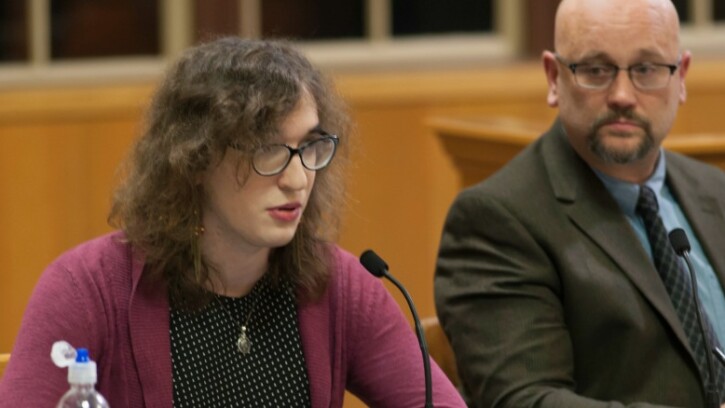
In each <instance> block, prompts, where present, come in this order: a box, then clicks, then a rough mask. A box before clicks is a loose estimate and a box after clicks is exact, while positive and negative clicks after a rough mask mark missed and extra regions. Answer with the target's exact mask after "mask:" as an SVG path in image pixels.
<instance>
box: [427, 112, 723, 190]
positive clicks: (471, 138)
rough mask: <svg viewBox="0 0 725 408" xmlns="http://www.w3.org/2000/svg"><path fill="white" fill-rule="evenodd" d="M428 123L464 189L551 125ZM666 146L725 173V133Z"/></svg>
mask: <svg viewBox="0 0 725 408" xmlns="http://www.w3.org/2000/svg"><path fill="white" fill-rule="evenodd" d="M427 123H428V125H429V126H431V127H432V128H433V130H434V131H435V133H436V134H437V135H438V137H439V138H440V139H441V141H442V142H443V146H444V148H445V150H446V152H447V153H448V154H449V155H450V156H451V157H452V158H453V162H454V163H455V165H456V167H457V168H458V170H459V171H460V173H461V180H462V184H463V187H466V186H470V185H472V184H475V183H477V182H479V181H481V180H483V179H485V178H487V177H488V176H490V175H491V174H493V173H494V172H495V171H497V170H498V169H500V168H501V167H503V166H504V165H505V164H506V163H507V162H508V161H509V160H511V158H513V157H514V156H515V155H516V154H517V153H518V152H520V151H521V150H522V149H523V148H524V147H525V146H526V145H528V144H529V143H531V142H532V141H534V140H535V139H536V138H538V137H539V136H540V135H541V134H542V133H543V132H545V131H546V130H547V129H548V128H549V126H550V125H551V124H550V123H536V122H530V121H526V120H522V119H518V118H507V117H488V118H487V117H435V118H432V119H430V120H428V121H427ZM664 145H665V147H666V148H668V149H670V150H672V151H676V152H679V153H683V154H686V155H688V156H690V157H693V158H695V159H697V160H700V161H703V162H706V163H710V164H712V165H715V166H717V167H720V168H721V169H723V170H725V134H688V135H677V134H675V135H671V136H669V137H667V139H665V142H664Z"/></svg>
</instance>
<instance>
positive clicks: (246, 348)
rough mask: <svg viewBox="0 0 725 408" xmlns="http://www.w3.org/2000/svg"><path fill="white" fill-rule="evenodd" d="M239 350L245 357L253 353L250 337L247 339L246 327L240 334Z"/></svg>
mask: <svg viewBox="0 0 725 408" xmlns="http://www.w3.org/2000/svg"><path fill="white" fill-rule="evenodd" d="M237 349H238V350H239V352H240V353H242V355H245V356H246V355H247V354H249V353H250V352H251V351H252V342H250V341H249V337H247V328H246V327H245V326H242V330H241V333H239V338H238V339H237Z"/></svg>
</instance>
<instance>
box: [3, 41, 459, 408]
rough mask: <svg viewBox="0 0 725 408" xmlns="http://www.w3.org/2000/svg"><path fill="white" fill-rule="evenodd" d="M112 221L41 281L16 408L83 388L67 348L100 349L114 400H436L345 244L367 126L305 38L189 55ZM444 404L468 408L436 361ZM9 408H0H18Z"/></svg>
mask: <svg viewBox="0 0 725 408" xmlns="http://www.w3.org/2000/svg"><path fill="white" fill-rule="evenodd" d="M147 121H148V125H147V129H146V131H145V133H144V134H143V135H142V136H141V138H140V139H139V140H138V141H137V143H136V145H135V147H134V149H133V152H132V154H131V156H130V158H129V160H128V163H127V166H126V169H125V170H126V171H125V178H124V182H123V183H122V184H121V186H120V187H119V188H118V189H117V191H116V193H115V195H114V200H113V206H112V209H111V214H110V217H109V220H110V221H111V224H112V225H114V226H116V227H117V228H118V231H117V232H114V233H111V234H109V235H106V236H102V237H99V238H96V239H94V240H92V241H89V242H86V243H84V244H81V245H80V246H78V247H76V248H74V249H72V250H70V251H69V252H67V253H65V254H63V255H62V256H61V257H59V258H58V259H57V260H56V261H55V262H53V263H52V264H51V265H50V266H49V267H48V269H47V270H46V271H45V272H44V274H43V276H42V277H41V279H40V281H39V283H38V285H37V287H36V289H35V291H34V293H33V295H32V297H31V300H30V302H29V305H28V307H27V310H26V313H25V316H24V318H23V324H22V327H21V330H20V333H19V335H18V338H17V340H16V345H15V349H14V350H13V352H12V359H11V361H10V363H9V365H8V367H7V369H6V372H5V376H4V378H3V382H2V383H1V384H0V394H2V395H3V400H2V404H9V405H8V406H15V405H20V404H23V405H24V406H51V405H52V404H53V403H54V402H56V401H58V400H59V399H60V397H61V396H62V395H63V393H64V391H65V390H66V389H67V388H68V385H67V381H66V379H65V373H64V372H63V370H60V369H58V368H56V367H54V366H53V364H52V362H51V359H50V358H48V353H49V351H50V349H51V346H52V344H53V342H55V341H57V340H61V339H62V340H66V341H68V342H69V343H70V344H73V345H76V346H82V347H87V348H88V349H89V351H90V354H91V356H92V357H93V358H94V359H95V360H96V361H97V364H98V384H97V388H98V390H99V391H100V392H101V394H103V395H104V396H105V397H106V398H107V399H108V400H109V403H110V405H111V406H112V407H114V408H119V407H134V408H136V407H170V406H175V407H234V406H270V407H271V406H274V407H282V406H285V407H287V406H311V407H329V406H332V407H339V406H341V405H342V403H343V397H344V391H345V390H346V389H347V390H350V391H351V392H353V393H354V394H356V395H358V396H359V397H360V398H361V399H362V400H363V401H365V402H366V403H368V404H369V405H372V406H390V407H406V406H410V407H414V406H415V407H420V406H422V405H423V401H424V397H425V388H424V379H423V371H422V364H421V361H420V357H421V356H420V350H419V347H418V343H417V341H416V338H415V335H414V334H413V332H412V330H411V329H410V327H409V325H408V323H407V321H406V319H405V317H404V315H403V314H402V312H401V311H400V309H399V308H398V306H397V304H396V303H395V301H394V300H393V298H392V297H391V296H390V295H389V294H388V293H387V291H386V290H385V288H384V286H383V285H382V284H381V283H380V282H379V281H378V280H377V279H376V278H375V277H373V276H372V275H370V274H369V273H368V272H367V271H365V270H364V269H363V268H362V266H361V265H360V264H359V262H358V261H357V260H356V259H355V258H354V257H353V256H352V255H350V254H349V253H347V252H345V251H344V250H342V249H340V248H339V247H337V246H336V245H334V244H333V242H334V240H335V238H336V232H337V227H338V212H339V211H340V209H341V208H342V207H343V202H344V197H343V193H344V189H343V181H344V176H345V164H346V163H345V162H346V159H347V151H348V146H349V144H350V139H349V138H350V134H351V133H350V122H349V118H348V116H347V113H346V109H345V106H344V104H343V103H342V101H341V99H340V98H339V96H338V95H337V94H336V92H335V91H334V89H333V87H332V84H331V83H330V82H329V81H328V80H327V79H325V77H324V76H322V75H321V73H320V72H319V71H318V70H317V69H315V68H314V67H313V66H312V65H311V64H310V63H309V61H308V60H307V59H306V58H305V57H304V56H303V55H301V54H300V53H299V52H297V51H296V50H294V48H292V47H291V46H290V45H289V44H287V43H285V42H280V41H254V40H242V39H239V38H234V37H229V38H222V39H219V40H216V41H212V42H210V43H207V44H202V45H200V46H197V47H195V48H192V49H190V50H189V51H187V52H186V53H185V54H184V55H183V56H182V57H181V58H180V59H179V60H178V62H177V63H176V64H175V65H174V66H173V67H172V68H171V69H170V70H169V72H168V73H167V75H166V78H165V79H164V81H163V82H162V84H161V85H160V87H159V89H158V90H157V92H156V95H155V97H154V99H153V102H152V105H151V107H150V110H149V115H148V118H147ZM431 365H432V367H433V384H434V392H433V395H434V401H435V403H436V406H440V407H443V406H463V403H462V402H461V400H460V397H459V395H458V393H457V391H456V390H455V389H454V387H453V386H452V385H451V384H450V382H449V381H448V380H447V379H446V377H445V375H444V374H443V373H442V372H441V371H440V369H439V368H438V367H437V366H436V365H435V364H434V363H433V364H431ZM2 404H0V405H2Z"/></svg>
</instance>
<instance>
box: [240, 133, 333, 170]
mask: <svg viewBox="0 0 725 408" xmlns="http://www.w3.org/2000/svg"><path fill="white" fill-rule="evenodd" d="M317 133H319V134H320V135H321V136H322V137H320V138H319V139H315V140H312V141H309V142H307V143H304V144H302V145H301V146H299V147H297V148H294V147H290V146H287V145H286V144H269V145H265V146H262V147H260V148H258V149H257V150H255V151H254V153H253V154H252V168H253V169H254V171H255V172H257V174H259V175H260V176H274V175H276V174H279V173H281V172H283V171H284V169H286V168H287V166H288V165H289V163H290V161H292V157H294V155H298V156H300V160H301V161H302V165H303V166H304V167H305V168H306V169H308V170H313V171H317V170H321V169H324V168H325V167H327V166H328V165H329V164H330V162H331V161H332V158H333V157H335V151H336V150H337V143H338V142H339V139H338V138H337V136H335V135H331V134H329V133H327V132H324V131H318V132H317Z"/></svg>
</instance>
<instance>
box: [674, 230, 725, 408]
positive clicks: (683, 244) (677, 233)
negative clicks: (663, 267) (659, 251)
mask: <svg viewBox="0 0 725 408" xmlns="http://www.w3.org/2000/svg"><path fill="white" fill-rule="evenodd" d="M669 238H670V243H671V244H672V247H673V248H674V250H675V252H676V253H677V255H679V256H680V257H682V258H683V259H684V260H685V264H686V265H687V271H688V272H689V274H690V284H691V285H692V296H693V298H694V300H695V312H696V313H695V314H696V315H697V324H698V326H700V332H701V333H702V340H703V342H705V351H706V353H705V357H706V359H707V370H708V373H709V375H710V381H708V382H707V385H706V387H705V389H706V390H707V399H708V401H709V403H710V406H712V407H714V408H719V407H720V395H719V393H718V391H717V388H716V387H715V382H716V381H717V380H716V378H715V363H714V361H713V359H712V353H713V352H715V354H718V358H723V356H721V355H720V354H722V351H720V350H719V349H717V348H713V346H712V343H711V342H710V336H709V335H708V333H709V332H708V331H707V330H706V326H705V319H704V318H703V317H702V310H701V308H700V295H699V294H698V290H697V276H695V268H694V267H693V266H692V261H691V260H690V242H689V240H688V239H687V235H686V234H685V231H684V230H683V229H682V228H676V229H674V230H672V232H670V234H669Z"/></svg>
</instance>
